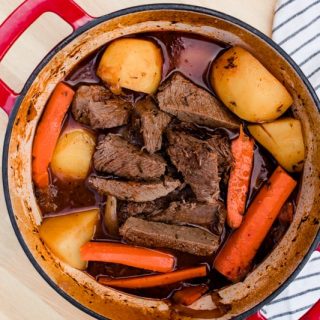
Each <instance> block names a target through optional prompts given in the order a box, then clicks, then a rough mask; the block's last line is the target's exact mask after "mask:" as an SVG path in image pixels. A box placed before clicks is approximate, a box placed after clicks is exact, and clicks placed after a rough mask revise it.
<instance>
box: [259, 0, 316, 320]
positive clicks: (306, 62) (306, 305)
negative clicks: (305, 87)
mask: <svg viewBox="0 0 320 320" xmlns="http://www.w3.org/2000/svg"><path fill="white" fill-rule="evenodd" d="M272 38H273V40H274V41H275V42H277V43H278V44H279V45H280V46H281V47H282V48H283V49H284V50H285V51H286V52H287V53H288V54H289V55H290V56H291V57H292V58H293V60H295V62H296V63H297V64H298V65H299V66H300V68H301V69H302V71H303V72H304V73H305V75H306V76H307V77H308V78H309V80H310V82H311V84H312V85H313V87H314V88H315V90H316V92H317V94H318V97H320V0H280V1H278V3H277V7H276V10H275V16H274V23H273V34H272ZM319 130H320V128H319ZM319 299H320V252H314V253H313V254H312V256H311V258H310V260H309V262H308V263H307V265H306V266H305V267H304V268H303V270H302V271H301V273H300V274H299V275H298V276H297V277H296V279H295V280H294V281H293V282H292V283H291V284H290V286H289V287H288V288H287V289H286V290H284V291H283V292H282V293H281V294H280V295H279V296H278V297H276V298H275V299H274V300H273V301H272V302H271V303H269V304H268V305H267V306H265V307H264V308H262V310H261V313H262V314H263V315H264V316H265V317H266V318H267V319H268V320H298V319H300V317H301V316H302V315H303V314H305V313H306V312H307V311H308V309H310V308H311V307H312V306H313V305H314V304H315V303H316V302H317V301H318V300H319ZM312 320H313V319H312ZM314 320H316V319H314ZM317 320H320V314H319V317H318V319H317Z"/></svg>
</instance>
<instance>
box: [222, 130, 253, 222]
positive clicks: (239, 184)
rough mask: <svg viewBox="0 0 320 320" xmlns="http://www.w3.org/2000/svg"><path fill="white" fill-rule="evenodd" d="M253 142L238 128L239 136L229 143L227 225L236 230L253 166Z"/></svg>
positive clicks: (241, 215) (243, 207)
mask: <svg viewBox="0 0 320 320" xmlns="http://www.w3.org/2000/svg"><path fill="white" fill-rule="evenodd" d="M253 146H254V141H253V140H252V139H250V138H249V137H248V136H247V135H246V134H245V133H244V132H243V128H242V126H240V135H239V137H238V138H237V139H236V140H233V141H232V143H231V152H232V155H233V159H234V165H233V167H232V169H231V172H230V179H229V184H228V195H227V223H228V225H229V227H231V228H238V227H239V226H240V224H241V222H242V218H243V213H244V210H245V205H246V199H247V194H248V189H249V182H250V177H251V171H252V165H253Z"/></svg>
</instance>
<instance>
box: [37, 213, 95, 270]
mask: <svg viewBox="0 0 320 320" xmlns="http://www.w3.org/2000/svg"><path fill="white" fill-rule="evenodd" d="M98 219H99V210H98V209H93V210H88V211H83V212H78V213H72V214H68V215H65V216H58V217H53V218H47V219H45V220H44V221H43V223H42V225H41V226H40V229H39V233H40V238H41V239H42V240H43V241H44V243H45V244H46V245H47V246H48V247H49V248H50V250H51V251H52V252H53V253H54V254H55V255H56V256H57V257H58V258H59V259H61V260H62V261H64V262H66V263H67V264H69V265H70V266H71V267H74V268H77V269H80V270H84V269H85V268H86V266H87V263H86V262H85V261H82V260H81V259H80V248H81V246H82V245H84V244H85V243H86V242H88V241H90V240H91V239H92V237H93V234H94V232H95V227H96V224H97V221H98Z"/></svg>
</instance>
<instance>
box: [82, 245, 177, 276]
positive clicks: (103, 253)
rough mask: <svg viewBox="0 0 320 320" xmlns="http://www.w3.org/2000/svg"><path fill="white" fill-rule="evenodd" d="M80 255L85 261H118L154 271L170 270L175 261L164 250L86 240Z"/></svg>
mask: <svg viewBox="0 0 320 320" xmlns="http://www.w3.org/2000/svg"><path fill="white" fill-rule="evenodd" d="M80 255H81V259H82V260H85V261H101V262H111V263H120V264H124V265H126V266H131V267H136V268H141V269H146V270H152V271H156V272H170V271H172V270H173V269H174V267H175V263H176V258H175V257H174V256H173V255H171V254H168V253H165V252H161V251H158V250H152V249H147V248H141V247H134V246H129V245H126V244H121V243H112V242H88V243H86V244H85V245H83V246H82V247H81V249H80Z"/></svg>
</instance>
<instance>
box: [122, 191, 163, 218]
mask: <svg viewBox="0 0 320 320" xmlns="http://www.w3.org/2000/svg"><path fill="white" fill-rule="evenodd" d="M166 207H167V199H166V197H164V198H159V199H156V200H154V201H148V202H132V201H118V207H117V215H118V219H119V221H120V223H123V222H125V221H126V220H127V219H128V218H129V217H134V216H142V215H143V216H148V215H149V214H150V213H153V212H154V213H156V212H159V211H161V210H163V209H165V208H166Z"/></svg>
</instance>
